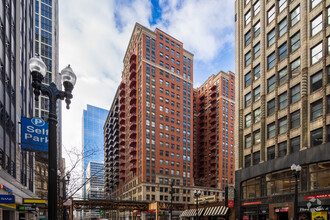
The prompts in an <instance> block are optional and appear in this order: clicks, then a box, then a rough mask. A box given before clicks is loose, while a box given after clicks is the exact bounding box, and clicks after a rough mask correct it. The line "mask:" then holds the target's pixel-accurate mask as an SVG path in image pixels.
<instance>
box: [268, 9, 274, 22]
mask: <svg viewBox="0 0 330 220" xmlns="http://www.w3.org/2000/svg"><path fill="white" fill-rule="evenodd" d="M267 16H268V24H269V23H270V22H272V21H273V20H274V18H275V5H273V7H272V8H271V9H269V11H268V12H267Z"/></svg>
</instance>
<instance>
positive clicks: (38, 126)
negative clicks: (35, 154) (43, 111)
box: [21, 117, 48, 152]
mask: <svg viewBox="0 0 330 220" xmlns="http://www.w3.org/2000/svg"><path fill="white" fill-rule="evenodd" d="M21 122H22V124H21V125H22V126H21V127H22V136H21V147H22V149H25V150H32V151H45V152H48V122H45V121H44V120H42V118H24V117H22V118H21Z"/></svg>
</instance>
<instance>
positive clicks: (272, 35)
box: [267, 28, 275, 47]
mask: <svg viewBox="0 0 330 220" xmlns="http://www.w3.org/2000/svg"><path fill="white" fill-rule="evenodd" d="M274 42H275V28H274V29H273V30H271V31H270V32H269V33H268V34H267V45H268V47H269V46H270V45H272V44H273V43H274Z"/></svg>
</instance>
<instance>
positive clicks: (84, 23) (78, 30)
mask: <svg viewBox="0 0 330 220" xmlns="http://www.w3.org/2000/svg"><path fill="white" fill-rule="evenodd" d="M234 4H235V2H234V0H159V1H155V0H151V1H147V0H63V1H59V61H60V62H59V68H60V69H62V68H64V67H65V66H67V65H68V64H70V65H71V67H72V69H73V71H74V72H75V73H76V75H77V82H76V85H75V87H74V90H73V99H72V103H71V105H70V110H67V109H66V108H65V105H64V103H63V110H62V114H63V118H62V128H63V129H62V142H63V152H64V154H65V153H66V152H70V150H71V149H80V148H81V145H82V137H81V136H82V114H83V110H84V109H86V106H87V104H90V105H94V106H97V107H100V108H104V109H108V110H109V109H110V106H111V103H112V100H113V97H114V95H115V92H116V89H117V87H118V85H119V83H120V81H121V73H122V69H123V58H124V54H125V51H126V49H127V45H128V43H129V40H130V37H131V34H132V31H133V28H134V25H135V23H136V22H138V23H140V24H141V25H143V26H145V27H147V28H149V29H151V30H153V31H154V30H155V29H156V28H158V29H160V30H162V31H164V32H166V33H168V34H169V35H171V36H172V37H174V38H176V39H177V40H179V41H181V42H182V43H183V47H184V48H185V49H186V50H188V51H190V52H192V53H193V54H194V72H193V75H194V88H196V87H198V86H200V85H201V84H202V83H203V82H204V81H205V80H206V79H207V78H208V77H209V76H211V75H212V74H217V73H218V72H219V71H221V70H222V71H225V72H227V71H232V72H234V71H235V45H234V42H235V21H234V14H235V5H234Z"/></svg>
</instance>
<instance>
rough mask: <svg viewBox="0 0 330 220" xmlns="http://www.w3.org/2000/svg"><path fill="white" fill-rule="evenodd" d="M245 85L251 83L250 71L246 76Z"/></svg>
mask: <svg viewBox="0 0 330 220" xmlns="http://www.w3.org/2000/svg"><path fill="white" fill-rule="evenodd" d="M244 78H245V87H246V86H249V85H250V84H251V72H248V73H247V74H246V75H245V76H244Z"/></svg>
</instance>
